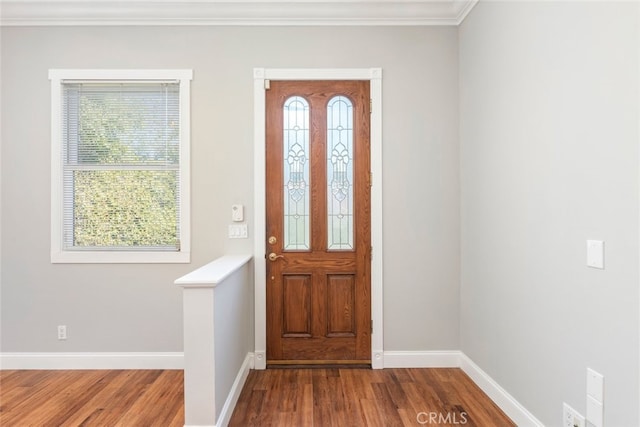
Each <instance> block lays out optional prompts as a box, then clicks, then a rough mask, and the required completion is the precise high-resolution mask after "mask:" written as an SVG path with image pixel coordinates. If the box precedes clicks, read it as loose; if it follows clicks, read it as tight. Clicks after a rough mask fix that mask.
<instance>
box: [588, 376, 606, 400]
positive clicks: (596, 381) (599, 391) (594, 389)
mask: <svg viewBox="0 0 640 427" xmlns="http://www.w3.org/2000/svg"><path fill="white" fill-rule="evenodd" d="M587 395H589V396H591V397H593V398H594V399H595V400H597V401H599V402H600V403H604V377H603V376H602V375H601V374H599V373H597V372H596V371H594V370H593V369H590V368H587Z"/></svg>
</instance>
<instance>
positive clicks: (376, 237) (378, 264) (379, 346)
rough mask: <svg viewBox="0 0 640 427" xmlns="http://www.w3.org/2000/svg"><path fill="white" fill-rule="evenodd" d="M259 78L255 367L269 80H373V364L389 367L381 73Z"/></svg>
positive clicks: (298, 72) (268, 72)
mask: <svg viewBox="0 0 640 427" xmlns="http://www.w3.org/2000/svg"><path fill="white" fill-rule="evenodd" d="M253 78H254V210H255V215H254V260H255V264H254V288H255V304H254V309H255V312H254V319H255V368H256V369H265V368H266V341H267V340H266V335H267V334H266V260H265V254H266V247H265V240H264V238H263V237H264V236H265V232H266V221H265V217H266V199H265V185H266V181H265V164H266V161H265V160H266V159H265V143H266V131H265V124H266V116H265V115H266V105H265V83H266V82H267V81H269V80H369V81H370V92H371V94H370V96H371V106H372V111H371V133H370V142H371V171H372V174H373V179H372V188H371V242H372V246H373V252H372V260H371V318H372V321H373V334H372V335H371V365H372V367H373V368H374V369H381V368H383V367H384V356H383V321H382V320H383V319H382V313H383V299H382V298H383V282H382V278H383V275H382V273H383V265H382V260H383V247H382V243H383V242H382V69H380V68H357V69H352V68H349V69H274V68H255V69H254V70H253Z"/></svg>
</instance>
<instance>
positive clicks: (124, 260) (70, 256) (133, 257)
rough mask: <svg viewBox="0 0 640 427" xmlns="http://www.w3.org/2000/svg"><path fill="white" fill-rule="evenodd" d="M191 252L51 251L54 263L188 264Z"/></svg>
mask: <svg viewBox="0 0 640 427" xmlns="http://www.w3.org/2000/svg"><path fill="white" fill-rule="evenodd" d="M190 262H191V253H189V252H111V251H91V252H89V251H82V252H81V251H78V252H74V251H60V252H52V253H51V263H52V264H172V263H174V264H188V263H190Z"/></svg>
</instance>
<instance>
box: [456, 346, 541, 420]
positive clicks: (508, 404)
mask: <svg viewBox="0 0 640 427" xmlns="http://www.w3.org/2000/svg"><path fill="white" fill-rule="evenodd" d="M460 356H461V357H460V362H461V363H460V368H461V369H462V370H463V371H464V372H465V373H466V374H467V375H469V377H470V378H471V379H472V380H473V382H474V383H476V385H477V386H478V387H480V389H481V390H482V391H484V392H485V393H486V394H487V396H489V397H490V398H491V400H493V401H494V402H495V404H496V405H498V406H499V407H500V409H502V410H503V411H504V413H505V414H507V416H508V417H509V418H511V420H512V421H513V422H514V423H516V425H517V426H518V427H544V424H542V423H541V422H540V421H539V420H538V419H537V418H536V417H534V416H533V414H532V413H531V412H529V411H528V410H527V409H526V408H525V407H524V406H522V405H521V404H520V402H518V401H517V400H516V399H514V398H513V396H511V395H510V394H509V393H507V391H506V390H505V389H503V388H502V387H500V385H499V384H498V383H497V382H495V381H494V380H493V378H491V377H490V376H489V375H488V374H487V373H486V372H484V371H483V370H482V369H480V367H479V366H478V365H476V364H475V363H473V361H472V360H471V359H469V357H467V356H466V355H465V354H464V353H460Z"/></svg>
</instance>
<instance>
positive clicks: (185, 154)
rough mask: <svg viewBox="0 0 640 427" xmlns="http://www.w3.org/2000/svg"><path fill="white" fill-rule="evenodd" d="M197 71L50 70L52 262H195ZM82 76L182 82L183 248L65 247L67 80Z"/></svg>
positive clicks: (100, 79) (80, 78)
mask: <svg viewBox="0 0 640 427" xmlns="http://www.w3.org/2000/svg"><path fill="white" fill-rule="evenodd" d="M192 79H193V70H189V69H172V70H104V69H100V70H98V69H51V70H49V80H50V81H51V262H52V263H54V264H55V263H102V264H104V263H107V264H108V263H117V264H121V263H123V264H125V263H127V264H128V263H141V264H142V263H189V262H191V221H190V218H191V196H190V195H191V191H190V187H191V182H190V181H191V172H190V160H191V155H190V145H191V143H190V138H191V131H190V125H191V119H190V117H191V115H190V92H191V80H192ZM66 80H80V81H114V82H118V81H123V82H124V81H166V80H175V81H178V82H179V84H180V98H179V109H180V116H179V117H180V118H179V120H180V133H179V135H180V148H179V152H180V164H179V169H178V170H179V177H180V178H179V184H178V185H179V187H180V189H179V190H180V207H179V211H180V219H179V227H180V248H179V250H177V251H148V250H146V251H145V250H140V251H137V250H81V251H75V250H65V248H64V238H63V230H64V228H63V218H64V216H63V214H64V211H63V209H64V208H63V196H64V194H63V162H62V155H61V154H62V149H63V141H62V101H63V99H62V96H63V93H62V85H63V83H64V81H66Z"/></svg>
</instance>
